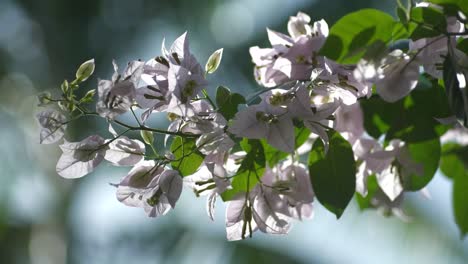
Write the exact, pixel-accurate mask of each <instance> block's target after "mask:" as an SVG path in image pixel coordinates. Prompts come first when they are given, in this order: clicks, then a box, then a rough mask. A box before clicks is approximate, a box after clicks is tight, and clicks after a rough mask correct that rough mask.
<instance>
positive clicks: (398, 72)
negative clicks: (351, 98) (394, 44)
mask: <svg viewBox="0 0 468 264" xmlns="http://www.w3.org/2000/svg"><path fill="white" fill-rule="evenodd" d="M354 76H355V77H356V79H357V80H358V81H364V82H371V83H375V86H376V91H377V93H378V94H379V95H380V97H382V99H383V100H385V101H387V102H396V101H398V100H400V99H401V98H403V97H405V96H406V95H408V94H409V93H410V92H411V91H412V90H413V89H414V88H415V87H416V85H417V84H418V79H419V63H418V62H417V60H415V59H414V58H412V57H410V56H409V55H407V54H405V53H403V52H402V51H401V50H394V51H392V52H391V53H389V54H388V55H387V56H386V57H385V58H383V59H382V60H381V61H380V62H379V63H375V62H371V61H365V60H361V61H360V62H359V63H358V66H357V68H356V70H355V71H354Z"/></svg>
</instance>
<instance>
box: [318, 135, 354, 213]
mask: <svg viewBox="0 0 468 264" xmlns="http://www.w3.org/2000/svg"><path fill="white" fill-rule="evenodd" d="M329 137H330V147H329V150H328V152H327V154H325V149H324V145H323V143H322V141H321V140H316V141H315V143H314V146H313V148H312V151H311V152H310V156H309V173H310V178H311V182H312V187H313V189H314V192H315V195H316V196H317V199H318V200H319V201H320V203H321V204H322V205H323V206H325V207H326V208H327V209H328V210H329V211H331V212H332V213H334V214H335V215H336V217H337V218H340V217H341V215H342V214H343V212H344V210H345V208H346V206H347V205H348V203H349V201H350V200H351V199H352V198H353V194H354V191H355V189H356V163H355V161H354V155H353V150H352V148H351V145H350V144H349V143H348V141H346V140H345V139H344V138H343V137H342V136H341V135H340V134H339V133H338V132H336V131H332V132H330V133H329Z"/></svg>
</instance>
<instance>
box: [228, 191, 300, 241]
mask: <svg viewBox="0 0 468 264" xmlns="http://www.w3.org/2000/svg"><path fill="white" fill-rule="evenodd" d="M278 205H280V206H279V207H280V208H281V207H283V208H284V206H282V205H285V203H284V201H282V200H281V198H280V197H279V196H278V195H275V194H273V193H271V192H268V191H264V188H262V187H261V186H260V185H257V186H256V187H255V188H254V189H253V190H251V191H250V193H249V195H247V196H246V195H244V194H242V195H239V196H237V197H236V198H235V199H233V200H232V201H229V203H228V206H227V208H226V234H227V239H228V240H229V241H233V240H240V239H245V238H247V237H252V234H253V233H254V232H255V231H256V230H260V231H262V232H263V233H267V234H287V233H288V232H289V230H290V229H291V218H290V217H288V216H287V215H285V214H283V213H282V212H280V211H281V210H279V211H276V209H278ZM283 211H284V210H283Z"/></svg>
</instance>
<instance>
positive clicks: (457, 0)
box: [428, 0, 468, 15]
mask: <svg viewBox="0 0 468 264" xmlns="http://www.w3.org/2000/svg"><path fill="white" fill-rule="evenodd" d="M428 2H430V3H434V4H437V5H441V6H443V7H446V8H456V9H457V10H460V11H462V12H463V13H464V14H465V15H468V4H467V2H466V0H429V1H428Z"/></svg>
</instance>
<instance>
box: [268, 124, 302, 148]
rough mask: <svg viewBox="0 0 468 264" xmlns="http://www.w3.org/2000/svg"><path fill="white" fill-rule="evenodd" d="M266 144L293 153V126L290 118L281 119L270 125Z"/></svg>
mask: <svg viewBox="0 0 468 264" xmlns="http://www.w3.org/2000/svg"><path fill="white" fill-rule="evenodd" d="M266 139H267V142H268V144H270V145H272V146H273V147H275V148H277V149H279V150H281V151H284V152H287V153H292V152H293V151H294V147H295V146H294V143H295V140H294V139H295V136H294V125H293V122H292V120H291V119H290V118H282V119H280V120H279V121H278V123H275V124H270V125H269V129H268V134H267V138H266Z"/></svg>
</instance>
